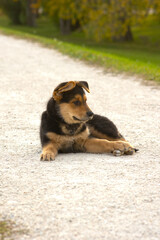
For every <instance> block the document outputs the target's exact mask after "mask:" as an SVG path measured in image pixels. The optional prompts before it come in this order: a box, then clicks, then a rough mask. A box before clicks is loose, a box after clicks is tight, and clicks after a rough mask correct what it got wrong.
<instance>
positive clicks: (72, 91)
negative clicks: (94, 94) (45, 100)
mask: <svg viewBox="0 0 160 240" xmlns="http://www.w3.org/2000/svg"><path fill="white" fill-rule="evenodd" d="M84 89H85V90H86V91H87V92H90V91H89V86H88V83H87V82H85V81H80V82H76V81H70V82H64V83H61V84H60V85H58V86H57V87H56V88H55V90H54V92H53V98H54V100H55V101H56V103H57V106H58V108H59V113H60V115H61V117H62V118H63V119H64V121H65V122H66V123H68V124H74V123H82V122H86V121H88V120H90V119H91V118H92V117H93V112H92V111H91V109H90V108H89V107H88V105H87V103H86V101H87V98H86V95H85V92H84Z"/></svg>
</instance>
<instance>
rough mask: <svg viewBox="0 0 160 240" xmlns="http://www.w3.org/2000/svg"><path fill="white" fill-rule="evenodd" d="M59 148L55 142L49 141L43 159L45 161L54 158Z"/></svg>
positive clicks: (44, 148)
mask: <svg viewBox="0 0 160 240" xmlns="http://www.w3.org/2000/svg"><path fill="white" fill-rule="evenodd" d="M57 152H58V151H57V148H56V146H55V144H53V143H52V142H50V143H48V144H47V145H46V146H44V147H43V150H42V154H41V160H43V161H50V160H54V158H55V156H56V155H57Z"/></svg>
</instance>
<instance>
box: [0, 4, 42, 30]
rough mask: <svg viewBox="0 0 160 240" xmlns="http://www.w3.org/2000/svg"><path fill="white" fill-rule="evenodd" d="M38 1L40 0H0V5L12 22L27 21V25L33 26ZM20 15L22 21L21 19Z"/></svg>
mask: <svg viewBox="0 0 160 240" xmlns="http://www.w3.org/2000/svg"><path fill="white" fill-rule="evenodd" d="M40 3H41V0H0V7H1V8H2V9H3V11H4V12H5V13H6V15H8V17H9V18H10V20H11V21H12V23H14V24H22V23H27V25H29V26H32V27H35V26H36V17H37V11H38V8H39V6H40ZM22 15H23V19H24V21H22Z"/></svg>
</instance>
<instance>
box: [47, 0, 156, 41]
mask: <svg viewBox="0 0 160 240" xmlns="http://www.w3.org/2000/svg"><path fill="white" fill-rule="evenodd" d="M44 1H45V2H46V10H47V12H48V13H49V15H50V16H52V17H53V16H58V18H59V19H65V20H70V21H71V22H72V24H74V23H75V22H76V21H77V20H78V22H79V23H80V25H81V27H82V29H83V31H84V32H85V34H86V35H87V36H88V37H91V38H94V39H96V40H97V41H101V40H102V39H106V38H108V39H111V40H133V36H132V32H131V27H132V26H133V25H135V24H139V23H141V22H142V21H143V20H144V19H145V17H146V16H147V15H148V14H149V13H150V11H151V10H152V12H153V13H154V14H155V13H158V12H159V11H160V3H159V2H160V1H159V0H141V1H139V0H81V1H79V0H48V1H46V0H44Z"/></svg>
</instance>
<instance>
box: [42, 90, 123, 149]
mask: <svg viewBox="0 0 160 240" xmlns="http://www.w3.org/2000/svg"><path fill="white" fill-rule="evenodd" d="M77 93H78V94H81V95H83V94H84V90H83V89H82V88H81V87H79V86H76V87H75V88H74V89H72V90H71V91H69V92H65V93H63V98H62V99H61V101H60V102H61V103H63V102H68V101H70V100H71V99H72V98H73V96H74V95H75V94H77ZM62 123H63V124H65V125H66V128H67V129H68V130H69V135H70V136H72V135H74V133H75V132H76V130H77V129H78V128H79V127H80V124H78V123H76V124H67V123H65V121H64V119H63V118H62V116H61V115H60V113H59V104H58V103H57V102H56V101H55V100H54V99H53V98H51V99H50V100H49V101H48V104H47V110H46V111H44V112H43V114H42V117H41V126H40V139H41V144H42V146H44V145H46V144H47V143H48V142H49V139H48V138H47V136H46V133H47V132H54V133H56V134H58V135H64V133H63V132H62V130H61V127H60V124H62ZM87 125H88V126H91V127H94V128H95V129H96V130H97V131H99V132H100V133H103V134H106V135H107V136H109V137H111V138H114V139H120V138H121V137H122V135H121V134H119V132H118V129H117V127H116V126H115V124H114V123H113V122H112V121H110V120H109V119H108V118H106V117H102V116H100V115H96V114H95V115H94V116H93V118H92V119H91V120H89V121H88V122H87V123H84V124H83V125H82V127H81V129H80V131H79V132H78V133H80V132H83V131H84V130H85V129H86V126H87ZM90 137H94V136H92V134H91V135H90Z"/></svg>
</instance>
